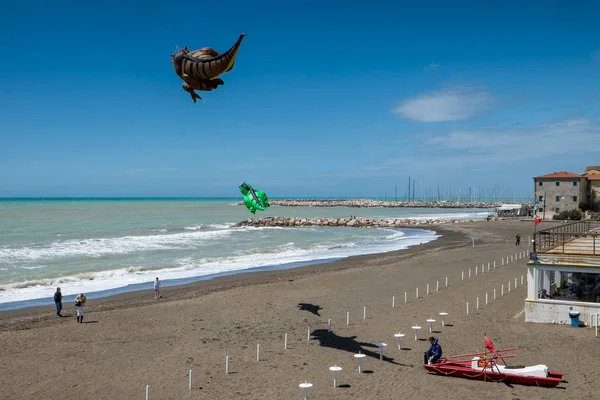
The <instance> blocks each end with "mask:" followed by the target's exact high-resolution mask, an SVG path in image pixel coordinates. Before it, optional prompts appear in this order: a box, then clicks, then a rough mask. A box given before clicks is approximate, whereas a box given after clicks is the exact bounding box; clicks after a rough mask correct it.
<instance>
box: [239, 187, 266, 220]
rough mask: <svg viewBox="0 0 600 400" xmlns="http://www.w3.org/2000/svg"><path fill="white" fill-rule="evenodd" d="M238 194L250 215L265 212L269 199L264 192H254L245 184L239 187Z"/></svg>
mask: <svg viewBox="0 0 600 400" xmlns="http://www.w3.org/2000/svg"><path fill="white" fill-rule="evenodd" d="M240 192H242V194H243V195H244V205H245V206H246V208H247V209H248V210H249V211H250V212H251V213H252V214H255V213H256V210H260V211H267V208H268V207H269V199H268V198H267V195H266V194H265V192H263V191H262V190H255V189H254V188H253V187H252V186H250V184H248V183H246V182H244V183H242V184H241V185H240Z"/></svg>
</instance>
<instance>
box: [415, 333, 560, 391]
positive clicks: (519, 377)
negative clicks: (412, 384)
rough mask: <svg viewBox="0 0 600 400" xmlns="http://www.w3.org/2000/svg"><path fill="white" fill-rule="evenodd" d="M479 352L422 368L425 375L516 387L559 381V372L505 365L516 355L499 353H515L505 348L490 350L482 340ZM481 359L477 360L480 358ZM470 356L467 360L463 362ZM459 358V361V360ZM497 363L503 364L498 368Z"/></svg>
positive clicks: (552, 385) (489, 344) (546, 368)
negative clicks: (513, 385)
mask: <svg viewBox="0 0 600 400" xmlns="http://www.w3.org/2000/svg"><path fill="white" fill-rule="evenodd" d="M487 349H489V350H490V353H489V354H488V353H487V351H484V352H481V353H471V354H462V355H458V356H448V357H446V358H442V359H440V361H439V362H437V363H434V364H424V365H423V367H425V368H426V369H427V371H429V372H433V373H436V374H439V375H446V376H453V377H455V378H466V379H475V380H481V381H491V382H504V383H513V384H518V385H532V386H540V387H556V386H558V385H559V384H560V383H561V382H563V373H562V372H558V371H550V370H549V369H548V367H547V366H546V365H544V364H538V365H532V366H529V367H526V366H523V365H514V366H508V365H506V362H505V361H504V359H505V358H509V357H516V355H512V354H507V355H502V354H501V353H502V352H505V351H511V350H516V348H508V349H502V350H494V348H493V345H492V344H491V341H490V340H489V339H488V338H487V337H486V350H487ZM482 355H483V357H480V356H482ZM466 357H472V358H471V359H466V360H465V359H464V358H466ZM461 358H463V359H461ZM499 361H501V362H502V363H503V364H504V365H500V364H499V363H498V362H499Z"/></svg>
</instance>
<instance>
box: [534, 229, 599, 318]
mask: <svg viewBox="0 0 600 400" xmlns="http://www.w3.org/2000/svg"><path fill="white" fill-rule="evenodd" d="M529 258H530V259H529V261H528V262H527V298H526V299H525V321H526V322H545V323H561V324H562V323H570V322H571V319H570V317H569V312H570V311H574V312H579V313H581V315H580V319H581V320H582V321H583V322H584V323H586V324H587V325H593V326H594V325H597V324H598V317H599V316H600V221H590V220H586V221H579V222H574V223H570V224H561V225H559V226H555V227H552V228H548V229H544V230H540V231H536V232H535V233H534V242H533V252H532V253H531V254H530V257H529Z"/></svg>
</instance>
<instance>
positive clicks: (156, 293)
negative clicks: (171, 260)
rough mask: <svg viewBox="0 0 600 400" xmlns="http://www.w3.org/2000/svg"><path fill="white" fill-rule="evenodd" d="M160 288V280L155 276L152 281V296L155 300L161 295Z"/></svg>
mask: <svg viewBox="0 0 600 400" xmlns="http://www.w3.org/2000/svg"><path fill="white" fill-rule="evenodd" d="M161 288H162V285H161V284H160V281H159V280H158V277H157V278H156V280H155V281H154V298H155V299H156V300H158V299H162V296H161V294H160V289H161Z"/></svg>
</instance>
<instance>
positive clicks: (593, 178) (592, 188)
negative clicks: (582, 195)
mask: <svg viewBox="0 0 600 400" xmlns="http://www.w3.org/2000/svg"><path fill="white" fill-rule="evenodd" d="M581 176H583V177H585V180H586V183H587V184H586V201H587V203H588V205H589V206H590V209H591V210H592V211H599V210H600V166H589V167H587V168H586V169H585V172H584V173H582V174H581Z"/></svg>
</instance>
